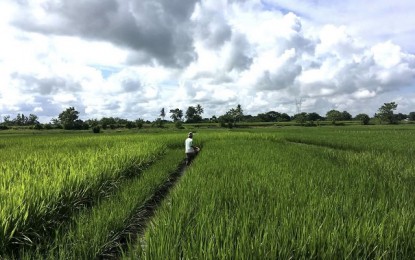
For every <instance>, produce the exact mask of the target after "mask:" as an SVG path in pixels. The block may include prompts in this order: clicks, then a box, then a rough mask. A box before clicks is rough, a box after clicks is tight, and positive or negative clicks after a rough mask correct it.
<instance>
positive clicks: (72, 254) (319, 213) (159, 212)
mask: <svg viewBox="0 0 415 260" xmlns="http://www.w3.org/2000/svg"><path fill="white" fill-rule="evenodd" d="M414 130H415V129H413V128H412V127H411V126H405V127H402V126H383V127H363V126H349V127H318V128H295V127H291V128H290V127H285V128H284V127H283V128H269V129H242V130H234V131H227V130H220V131H212V130H207V129H206V130H199V131H197V132H196V133H195V136H194V142H195V144H197V145H198V146H201V147H202V151H201V153H200V154H199V155H198V156H197V158H196V159H195V161H194V162H193V163H192V165H191V166H190V167H188V168H187V169H186V170H185V172H184V174H183V176H182V177H180V178H179V179H178V180H177V182H176V183H175V185H174V186H173V188H172V189H170V191H169V193H168V195H167V197H166V198H165V199H164V200H163V201H162V202H161V204H160V206H158V207H157V208H156V211H155V214H154V216H151V217H149V216H144V215H142V214H141V215H140V211H142V210H143V208H144V207H145V205H146V203H147V202H148V200H150V199H151V198H152V197H153V195H154V194H155V193H157V192H158V190H160V189H161V188H162V187H163V186H164V185H165V184H166V181H168V180H169V178H170V176H171V175H172V174H173V173H174V172H175V171H177V169H178V167H179V165H180V164H181V163H182V161H183V159H184V144H183V142H184V139H185V137H186V132H184V131H182V132H160V133H133V132H131V133H111V134H107V133H106V134H100V135H92V134H87V133H83V134H47V135H29V134H28V135H24V134H23V135H15V136H12V135H7V136H6V135H4V136H2V135H0V160H1V162H2V163H1V166H0V171H1V172H0V174H1V176H2V178H1V179H0V180H1V182H0V210H1V211H0V223H1V229H0V241H1V242H0V256H2V257H4V258H16V259H21V258H28V259H29V258H32V259H33V258H50V259H91V258H97V257H102V256H105V254H106V253H108V252H110V251H111V250H110V249H114V248H117V247H118V248H119V250H118V253H116V254H115V255H118V256H119V255H120V254H121V253H122V258H125V259H178V258H179V259H288V258H295V259H297V258H304V259H316V258H317V259H321V258H323V259H327V258H329V259H337V258H345V259H356V258H359V259H360V258H370V259H411V258H414V257H415V238H414V237H415V203H414V199H413V198H414V197H415V189H414V185H415V166H414V164H413V163H412V160H413V155H414V154H415V153H414V152H415V148H414V147H413V145H412V144H413V143H414V142H415V131H414ZM140 218H143V219H144V221H141V220H140ZM137 221H138V222H140V227H139V228H133V229H131V228H129V227H131V226H134V222H137ZM132 233H134V234H132ZM120 237H122V239H121V240H120ZM108 250H110V251H108ZM116 251H117V250H116Z"/></svg>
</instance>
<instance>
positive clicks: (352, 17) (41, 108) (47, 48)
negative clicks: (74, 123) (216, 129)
mask: <svg viewBox="0 0 415 260" xmlns="http://www.w3.org/2000/svg"><path fill="white" fill-rule="evenodd" d="M375 2H376V3H375ZM414 12H415V1H413V0H399V1H390V0H377V1H360V0H343V1H332V0H295V1H292V0H252V1H242V0H210V1H207V0H82V1H81V0H79V1H77V0H38V1H30V0H0V32H1V34H0V115H1V117H3V116H5V115H11V116H12V118H14V117H15V116H16V115H17V113H24V114H25V115H28V114H30V113H34V114H36V115H38V116H39V117H40V119H41V121H42V122H49V120H50V119H51V118H56V117H57V116H58V114H59V113H60V112H61V111H63V110H64V109H65V108H67V107H70V106H74V107H75V108H76V109H77V110H78V111H79V112H80V114H81V118H82V119H88V118H98V119H99V118H101V117H104V116H112V117H121V118H127V119H137V118H144V119H148V120H154V119H155V118H157V117H158V116H159V114H160V110H161V108H163V107H164V108H165V110H166V111H169V110H170V109H174V108H180V109H183V110H184V111H185V110H186V109H187V107H188V106H195V105H196V104H201V105H202V107H204V109H205V113H204V115H203V116H204V117H211V116H212V115H217V116H218V115H221V114H223V113H225V112H226V111H227V110H229V109H230V108H232V107H235V106H236V105H237V104H241V105H242V108H243V110H244V112H245V114H252V115H256V114H258V113H264V112H267V111H271V110H274V111H278V112H285V113H288V114H290V115H293V114H295V113H296V111H297V107H296V100H297V101H298V100H300V99H301V100H302V105H301V110H302V111H303V112H317V113H319V114H321V115H325V113H326V112H327V111H328V110H331V109H337V110H340V111H343V110H347V111H348V112H350V113H351V114H352V115H356V114H357V113H367V114H369V115H370V116H373V114H374V113H375V112H376V111H377V109H378V108H379V107H380V106H381V105H382V104H383V103H385V102H391V101H395V102H397V103H398V111H397V112H402V113H408V112H411V111H415V39H414V35H415V27H414V26H413V25H414V24H415V16H414V15H413V13H414Z"/></svg>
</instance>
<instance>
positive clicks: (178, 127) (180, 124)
mask: <svg viewBox="0 0 415 260" xmlns="http://www.w3.org/2000/svg"><path fill="white" fill-rule="evenodd" d="M174 126H175V127H176V128H177V129H184V127H183V122H182V121H176V123H174Z"/></svg>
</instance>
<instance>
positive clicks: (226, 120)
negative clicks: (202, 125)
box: [218, 104, 244, 128]
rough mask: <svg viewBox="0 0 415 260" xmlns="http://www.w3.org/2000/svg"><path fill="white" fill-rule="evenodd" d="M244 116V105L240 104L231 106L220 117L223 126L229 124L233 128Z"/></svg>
mask: <svg viewBox="0 0 415 260" xmlns="http://www.w3.org/2000/svg"><path fill="white" fill-rule="evenodd" d="M243 117H244V114H243V111H242V107H241V105H239V104H238V106H236V108H231V109H230V110H229V111H228V112H226V113H225V114H224V115H222V116H220V117H219V118H218V121H219V122H220V124H221V126H222V127H223V126H226V124H228V125H227V126H228V127H229V128H232V127H234V126H236V122H239V121H240V120H241V119H242V118H243Z"/></svg>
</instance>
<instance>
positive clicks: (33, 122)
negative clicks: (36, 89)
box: [27, 114, 39, 125]
mask: <svg viewBox="0 0 415 260" xmlns="http://www.w3.org/2000/svg"><path fill="white" fill-rule="evenodd" d="M27 123H28V124H29V125H37V124H39V121H38V117H37V115H34V114H30V115H29V118H28V122H27Z"/></svg>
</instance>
